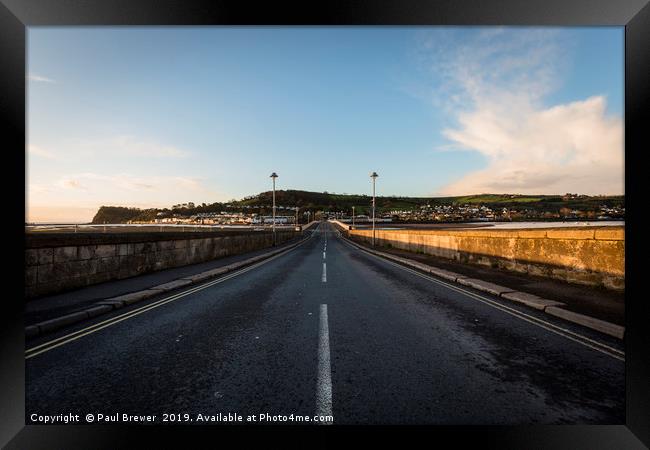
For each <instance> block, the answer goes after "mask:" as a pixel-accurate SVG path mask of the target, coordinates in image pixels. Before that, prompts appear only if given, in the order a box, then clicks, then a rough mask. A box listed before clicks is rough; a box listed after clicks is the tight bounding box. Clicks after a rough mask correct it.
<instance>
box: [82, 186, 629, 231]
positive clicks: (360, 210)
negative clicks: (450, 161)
mask: <svg viewBox="0 0 650 450" xmlns="http://www.w3.org/2000/svg"><path fill="white" fill-rule="evenodd" d="M275 200H276V205H278V206H282V207H285V209H282V208H280V209H278V214H293V212H292V211H291V210H290V209H288V208H294V207H296V206H297V207H299V208H300V211H307V210H309V211H312V212H317V211H328V212H341V211H343V212H350V211H351V210H352V207H353V206H354V207H355V211H356V213H357V214H367V213H368V212H370V208H371V205H372V197H371V196H368V195H357V194H335V193H329V192H309V191H299V190H279V191H276V195H275ZM271 205H272V192H271V191H267V192H262V193H260V194H258V195H253V196H248V197H245V198H243V199H241V200H233V201H231V202H227V203H222V202H216V203H210V204H205V203H204V204H201V205H193V204H189V205H174V206H173V207H171V208H163V209H138V208H125V207H117V206H102V207H101V208H99V211H97V214H96V215H95V217H94V218H93V221H92V223H95V224H101V223H104V222H106V223H126V222H128V221H129V220H132V221H151V220H153V219H155V218H156V217H161V216H162V217H165V216H170V215H172V214H177V215H181V216H191V215H195V214H199V213H210V212H221V211H230V212H237V211H241V212H249V213H259V214H270V213H271ZM425 205H429V206H436V205H473V206H480V205H485V206H489V207H490V208H492V209H500V208H508V209H514V210H533V211H537V212H550V213H557V212H559V211H560V210H561V209H563V208H564V209H571V210H574V209H575V210H582V211H598V210H599V208H600V207H601V206H603V205H604V206H607V207H610V208H611V207H619V208H620V207H624V206H625V197H624V196H622V195H619V196H586V195H581V196H578V195H575V194H573V195H566V196H561V195H518V194H480V195H466V196H458V197H396V196H379V197H377V211H378V213H382V212H386V211H392V210H414V209H419V208H420V207H421V206H425Z"/></svg>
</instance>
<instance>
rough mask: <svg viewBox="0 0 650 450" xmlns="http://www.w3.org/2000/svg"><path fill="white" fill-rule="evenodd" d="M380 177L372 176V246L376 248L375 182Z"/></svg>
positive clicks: (375, 173) (375, 174)
mask: <svg viewBox="0 0 650 450" xmlns="http://www.w3.org/2000/svg"><path fill="white" fill-rule="evenodd" d="M378 176H379V175H377V172H373V173H371V174H370V178H372V246H373V247H374V246H375V180H376V179H377V177H378Z"/></svg>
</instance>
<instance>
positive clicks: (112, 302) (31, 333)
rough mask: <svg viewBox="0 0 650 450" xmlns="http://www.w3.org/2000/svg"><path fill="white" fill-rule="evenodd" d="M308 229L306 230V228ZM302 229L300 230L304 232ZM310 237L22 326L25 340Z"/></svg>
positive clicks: (195, 281) (223, 271) (204, 278)
mask: <svg viewBox="0 0 650 450" xmlns="http://www.w3.org/2000/svg"><path fill="white" fill-rule="evenodd" d="M311 225H312V224H311V223H310V224H309V225H308V227H309V226H311ZM306 228H307V227H305V229H306ZM305 229H303V230H305ZM310 238H311V234H310V235H309V236H307V237H304V238H303V239H301V240H299V241H298V242H294V243H293V244H289V245H287V246H283V247H281V248H276V249H275V250H272V251H270V252H267V253H264V254H261V255H257V256H253V257H251V258H247V259H245V260H243V261H237V262H234V263H232V264H228V265H226V266H223V267H217V268H216V269H210V270H207V271H204V272H199V273H197V274H194V275H189V276H185V277H182V278H177V279H175V280H172V281H167V282H165V283H163V284H159V285H157V286H152V287H149V288H147V289H143V290H140V291H135V292H129V293H128V294H122V295H118V296H115V297H110V298H105V299H102V300H99V301H97V302H94V303H92V304H91V305H90V306H88V307H86V308H83V309H81V310H79V311H75V312H72V313H69V314H65V315H63V316H59V317H55V318H53V319H48V320H44V321H41V322H37V323H34V324H32V325H28V326H26V327H25V338H34V337H36V336H42V335H45V334H49V333H51V332H53V331H57V330H60V329H61V328H64V327H66V326H68V325H73V324H75V323H79V322H83V321H84V320H87V319H91V318H94V317H97V316H99V315H103V314H107V313H109V312H111V311H114V310H116V309H120V308H122V307H124V306H127V305H131V304H133V303H137V302H140V301H143V300H146V299H149V298H151V297H154V296H156V295H160V294H163V293H165V292H169V291H172V290H175V289H179V288H181V287H187V286H190V285H195V284H200V283H203V282H205V281H207V280H211V279H214V278H216V277H218V276H221V275H224V274H226V273H230V272H233V271H235V270H238V269H241V268H243V267H246V266H250V265H252V264H254V263H256V262H260V261H262V260H265V259H268V258H271V257H273V256H276V255H278V254H280V253H284V252H288V251H289V250H291V249H293V248H294V247H297V246H298V245H300V244H303V243H304V242H306V241H307V240H308V239H310Z"/></svg>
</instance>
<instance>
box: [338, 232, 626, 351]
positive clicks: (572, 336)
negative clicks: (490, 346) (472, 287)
mask: <svg viewBox="0 0 650 450" xmlns="http://www.w3.org/2000/svg"><path fill="white" fill-rule="evenodd" d="M342 240H343V242H345V243H346V244H347V245H349V246H351V247H352V248H356V249H358V250H361V251H362V252H364V253H366V254H368V255H370V256H374V257H375V258H377V259H379V260H381V261H384V262H386V263H388V264H392V265H393V266H395V267H399V268H400V269H402V270H405V271H407V272H411V273H412V274H414V275H417V276H418V277H420V278H424V279H425V280H428V281H431V282H434V283H437V284H440V285H442V286H445V287H447V288H449V289H451V290H454V291H456V292H459V293H461V294H464V295H466V296H468V297H471V298H473V299H474V300H478V301H480V302H481V303H485V304H487V305H489V306H492V307H493V308H496V309H498V310H501V311H503V312H505V313H507V314H510V315H511V316H514V317H517V318H518V319H521V320H525V321H526V322H529V323H532V324H533V325H536V326H538V327H541V328H544V329H546V330H548V331H550V332H552V333H555V334H557V335H559V336H562V337H564V338H566V339H569V340H571V341H574V342H577V343H578V344H581V345H584V346H585V347H589V348H591V349H592V350H596V351H598V352H600V353H603V354H605V355H607V356H611V357H612V358H615V359H618V360H620V361H625V352H623V351H621V350H618V349H616V348H614V347H610V346H609V345H606V344H603V343H602V342H598V341H595V340H593V339H590V338H588V337H587V336H584V335H582V334H579V333H575V332H573V331H571V330H568V329H566V328H563V327H560V326H558V325H555V324H553V323H551V322H547V321H545V320H542V319H539V318H537V317H534V316H531V315H529V314H526V313H524V312H522V311H519V310H517V309H515V308H511V307H509V306H506V305H503V304H501V303H499V302H495V301H494V300H491V299H489V298H487V297H483V296H482V295H478V294H475V293H474V292H471V291H468V290H465V289H462V288H460V287H458V286H456V285H453V284H450V283H448V282H445V281H442V280H438V279H437V278H433V277H431V276H428V275H425V274H422V273H420V272H418V271H416V270H414V269H411V268H408V267H405V266H402V265H401V264H397V263H396V262H393V261H390V260H388V259H386V258H382V257H381V256H378V255H375V254H374V253H370V252H368V251H367V250H365V249H363V248H360V247H357V246H356V245H354V244H352V243H350V242H348V240H347V239H345V238H342Z"/></svg>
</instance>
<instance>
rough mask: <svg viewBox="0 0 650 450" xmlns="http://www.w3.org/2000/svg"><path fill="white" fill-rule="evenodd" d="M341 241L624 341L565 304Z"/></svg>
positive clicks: (619, 331) (620, 332)
mask: <svg viewBox="0 0 650 450" xmlns="http://www.w3.org/2000/svg"><path fill="white" fill-rule="evenodd" d="M341 237H342V238H343V239H345V241H346V242H349V243H350V244H352V245H354V246H355V247H357V248H359V249H360V250H362V251H365V252H368V253H371V254H374V255H376V256H379V257H382V258H384V259H389V260H392V261H395V262H397V263H399V264H402V265H405V266H409V267H412V268H414V269H417V270H419V271H422V272H425V273H428V274H431V275H434V276H437V277H439V278H442V279H444V280H446V281H452V282H454V283H458V284H461V285H463V286H468V287H471V288H473V289H476V290H478V291H483V292H487V293H489V294H492V295H495V296H497V297H499V298H501V299H504V300H509V301H512V302H515V303H518V304H520V305H524V306H526V307H528V308H533V309H536V310H538V311H542V312H544V313H545V314H549V315H551V316H553V317H557V318H559V319H562V320H565V321H567V322H571V323H574V324H577V325H580V326H583V327H586V328H589V329H591V330H594V331H597V332H599V333H603V334H606V335H608V336H612V337H614V338H617V339H620V340H623V339H624V337H625V327H623V326H621V325H618V324H615V323H612V322H607V321H605V320H601V319H597V318H595V317H591V316H587V315H584V314H580V313H576V312H573V311H570V310H568V309H564V308H562V306H565V303H562V302H558V301H556V300H551V299H546V298H542V297H539V296H537V295H534V294H529V293H527V292H522V291H517V290H515V289H510V288H508V287H505V286H501V285H497V284H494V283H490V282H487V281H482V280H479V279H476V278H471V277H467V276H465V275H461V274H458V273H455V272H451V271H449V270H445V269H440V268H437V267H435V266H431V265H428V264H424V263H421V262H419V261H415V260H412V259H409V258H403V257H400V256H395V255H392V254H390V253H385V252H382V251H379V250H374V249H371V248H368V247H366V246H364V245H361V244H359V243H357V242H355V241H353V240H352V239H350V238H349V237H347V236H344V235H343V233H341Z"/></svg>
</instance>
